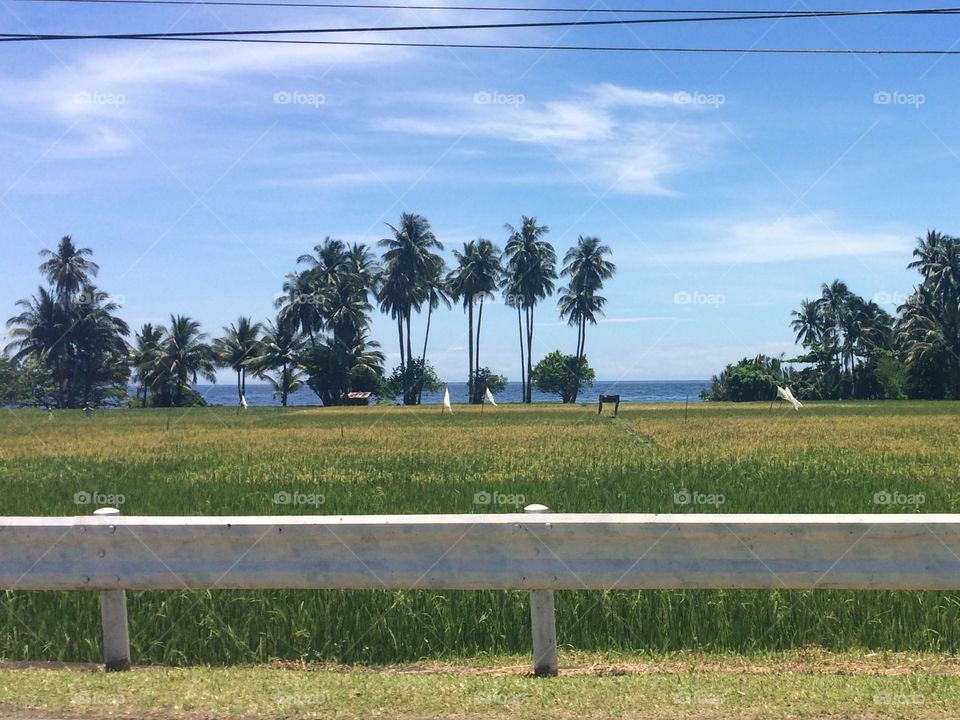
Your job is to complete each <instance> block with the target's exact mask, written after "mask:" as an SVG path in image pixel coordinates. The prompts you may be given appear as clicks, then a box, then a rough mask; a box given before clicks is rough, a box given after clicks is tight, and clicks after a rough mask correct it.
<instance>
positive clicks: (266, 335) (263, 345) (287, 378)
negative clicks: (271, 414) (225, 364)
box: [248, 316, 304, 407]
mask: <svg viewBox="0 0 960 720" xmlns="http://www.w3.org/2000/svg"><path fill="white" fill-rule="evenodd" d="M303 349H304V340H303V336H302V335H301V334H300V333H299V332H297V328H296V325H295V324H294V322H293V321H292V320H284V319H283V317H282V316H278V317H277V319H276V322H270V321H268V322H267V324H266V326H265V327H264V330H263V335H262V336H261V337H260V343H259V345H258V352H257V355H256V356H255V357H253V358H250V360H248V366H249V368H250V371H251V372H252V373H254V374H255V375H256V376H257V377H259V378H262V379H264V380H266V381H267V382H269V383H270V384H271V385H272V386H273V389H274V392H275V393H278V394H279V395H280V404H281V406H283V407H286V406H287V400H288V399H289V397H290V393H292V392H295V391H296V390H298V389H300V388H301V387H303V372H302V364H301V359H300V358H301V354H302V353H303ZM271 371H276V372H275V374H274V375H271V374H270V372H271Z"/></svg>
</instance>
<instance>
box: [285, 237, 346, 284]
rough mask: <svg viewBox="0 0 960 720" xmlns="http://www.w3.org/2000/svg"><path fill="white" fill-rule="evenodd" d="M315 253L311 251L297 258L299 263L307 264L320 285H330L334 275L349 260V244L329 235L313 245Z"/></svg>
mask: <svg viewBox="0 0 960 720" xmlns="http://www.w3.org/2000/svg"><path fill="white" fill-rule="evenodd" d="M313 252H314V253H316V254H315V255H311V254H309V253H307V254H305V255H301V256H300V257H298V258H297V263H302V264H305V265H307V267H308V268H309V270H308V272H309V273H310V274H311V275H312V276H313V279H314V280H315V281H316V282H317V283H318V284H320V285H330V284H332V283H333V279H334V277H335V276H336V275H337V274H338V273H339V272H340V271H341V270H342V269H343V266H344V265H345V264H346V263H347V262H348V251H347V246H346V245H345V244H344V242H343V241H342V240H334V239H333V238H331V237H330V236H329V235H327V236H326V237H325V238H324V239H323V242H322V243H320V244H318V245H314V246H313Z"/></svg>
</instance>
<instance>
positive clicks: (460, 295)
mask: <svg viewBox="0 0 960 720" xmlns="http://www.w3.org/2000/svg"><path fill="white" fill-rule="evenodd" d="M453 255H454V257H455V258H456V259H457V267H456V269H454V270H453V271H451V273H450V274H449V275H448V276H447V283H448V286H449V288H450V293H451V295H452V296H453V297H454V298H455V299H457V300H461V301H462V302H463V309H464V311H466V313H467V347H468V352H467V355H468V363H469V365H468V372H467V395H468V397H469V399H470V402H471V403H474V404H476V403H479V402H480V398H481V396H482V391H481V389H480V388H478V387H476V382H475V378H476V375H477V373H478V371H479V370H480V329H481V324H482V322H483V300H484V298H485V297H486V296H487V295H489V294H491V293H493V292H495V291H496V289H497V287H498V285H499V278H500V275H501V273H502V268H501V266H500V249H499V248H498V247H497V246H496V245H494V244H493V243H492V242H490V241H489V240H486V239H484V238H480V239H479V240H471V241H469V242H466V243H464V244H463V251H462V252H458V251H456V250H454V252H453ZM477 304H479V312H478V316H477V324H476V331H474V323H473V316H474V308H475V306H476V305H477Z"/></svg>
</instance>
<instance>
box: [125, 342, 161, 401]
mask: <svg viewBox="0 0 960 720" xmlns="http://www.w3.org/2000/svg"><path fill="white" fill-rule="evenodd" d="M166 332H167V330H166V328H164V327H163V325H153V324H151V323H144V325H143V327H141V328H140V331H139V332H138V333H137V336H136V343H137V344H136V347H135V348H134V349H133V350H132V351H131V353H130V360H131V363H132V364H133V373H134V378H135V380H136V382H137V397H138V398H140V397H141V393H142V394H143V395H142V401H141V407H146V406H147V394H148V392H149V391H150V388H152V387H153V386H154V384H155V379H156V376H157V370H158V367H159V365H160V358H161V357H162V352H163V351H162V347H161V343H162V342H163V337H164V335H165V334H166Z"/></svg>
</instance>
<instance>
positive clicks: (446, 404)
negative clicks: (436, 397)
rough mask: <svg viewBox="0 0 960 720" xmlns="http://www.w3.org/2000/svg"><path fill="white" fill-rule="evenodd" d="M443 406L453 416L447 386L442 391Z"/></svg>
mask: <svg viewBox="0 0 960 720" xmlns="http://www.w3.org/2000/svg"><path fill="white" fill-rule="evenodd" d="M443 406H444V407H445V408H446V409H447V410H449V411H450V414H451V415H453V407H452V406H451V405H450V387H449V386H447V387H445V388H444V389H443Z"/></svg>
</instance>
